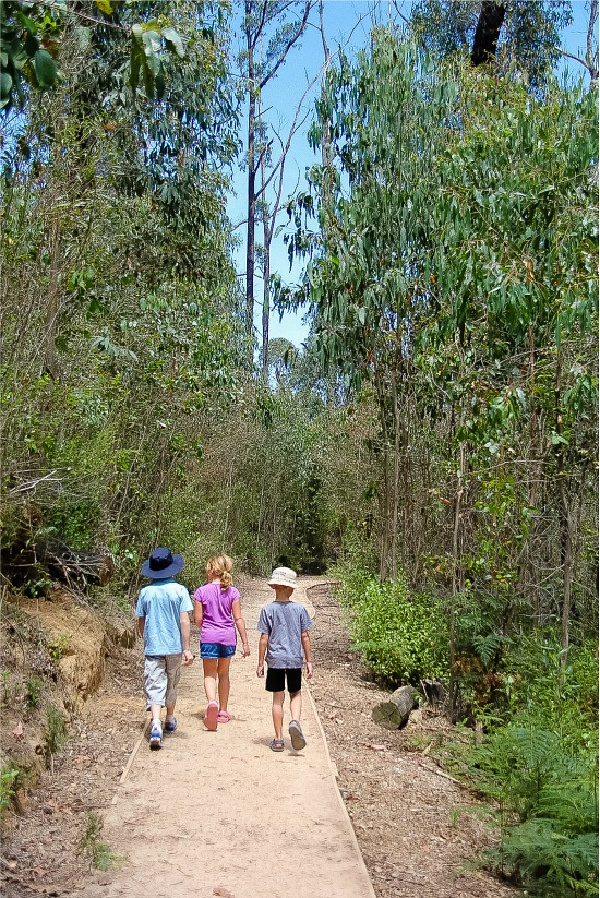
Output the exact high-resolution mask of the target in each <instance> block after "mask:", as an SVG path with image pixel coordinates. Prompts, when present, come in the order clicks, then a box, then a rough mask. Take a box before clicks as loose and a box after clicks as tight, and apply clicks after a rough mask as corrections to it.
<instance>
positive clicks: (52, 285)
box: [44, 215, 60, 380]
mask: <svg viewBox="0 0 600 898" xmlns="http://www.w3.org/2000/svg"><path fill="white" fill-rule="evenodd" d="M59 281H60V218H59V216H58V215H56V216H55V217H54V219H53V221H52V225H51V230H50V277H49V282H48V308H47V312H46V337H45V354H44V368H45V370H46V371H47V372H48V374H49V375H50V377H51V378H52V380H57V378H58V373H59V372H58V359H57V356H56V334H57V331H58V307H59Z"/></svg>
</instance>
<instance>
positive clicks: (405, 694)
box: [371, 686, 415, 730]
mask: <svg viewBox="0 0 600 898" xmlns="http://www.w3.org/2000/svg"><path fill="white" fill-rule="evenodd" d="M414 696H415V689H414V687H413V686H400V688H399V689H396V691H395V692H392V694H391V695H390V697H389V699H388V701H387V702H381V704H379V705H375V707H374V708H373V711H372V713H371V717H372V718H373V720H374V721H375V723H378V724H379V725H380V726H382V727H385V729H386V730H399V729H400V727H403V726H404V725H405V724H406V722H407V720H408V718H409V717H410V712H411V711H412V709H413V707H414V705H415V699H414Z"/></svg>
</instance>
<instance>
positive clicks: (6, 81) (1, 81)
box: [0, 72, 13, 100]
mask: <svg viewBox="0 0 600 898" xmlns="http://www.w3.org/2000/svg"><path fill="white" fill-rule="evenodd" d="M12 86H13V80H12V78H11V77H10V75H9V74H8V72H2V74H1V75H0V98H1V99H2V100H8V99H9V97H10V94H11V91H12Z"/></svg>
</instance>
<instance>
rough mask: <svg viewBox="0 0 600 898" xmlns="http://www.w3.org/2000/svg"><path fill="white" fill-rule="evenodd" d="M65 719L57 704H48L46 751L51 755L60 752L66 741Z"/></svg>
mask: <svg viewBox="0 0 600 898" xmlns="http://www.w3.org/2000/svg"><path fill="white" fill-rule="evenodd" d="M65 738H66V736H65V721H64V717H63V715H62V713H61V712H60V711H59V709H58V708H57V707H56V706H55V705H48V710H47V712H46V752H47V754H48V755H49V756H50V758H52V757H53V755H56V754H58V752H59V751H60V750H61V748H62V745H63V742H64V741H65Z"/></svg>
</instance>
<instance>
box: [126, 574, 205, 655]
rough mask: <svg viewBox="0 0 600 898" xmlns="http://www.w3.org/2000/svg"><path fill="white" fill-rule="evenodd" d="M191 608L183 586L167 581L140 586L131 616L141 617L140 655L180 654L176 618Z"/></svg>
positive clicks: (179, 639)
mask: <svg viewBox="0 0 600 898" xmlns="http://www.w3.org/2000/svg"><path fill="white" fill-rule="evenodd" d="M193 608H194V606H193V605H192V600H191V599H190V594H189V592H188V591H187V589H186V588H185V586H182V585H181V583H176V582H175V580H172V579H171V578H167V579H165V580H153V581H152V583H150V585H149V586H144V587H143V589H141V590H140V595H139V598H138V600H137V605H136V606H135V616H136V617H143V618H145V623H144V655H179V654H181V652H182V651H183V641H182V639H181V624H180V621H179V615H180V614H183V613H184V612H185V611H193Z"/></svg>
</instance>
